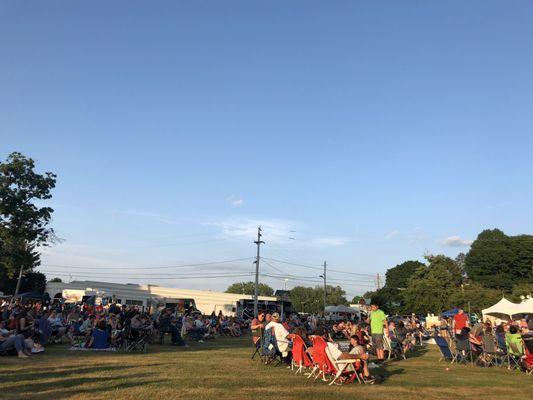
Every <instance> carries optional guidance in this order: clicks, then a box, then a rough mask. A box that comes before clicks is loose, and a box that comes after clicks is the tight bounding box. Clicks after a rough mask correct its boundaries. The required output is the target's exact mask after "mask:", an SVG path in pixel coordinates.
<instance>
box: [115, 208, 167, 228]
mask: <svg viewBox="0 0 533 400" xmlns="http://www.w3.org/2000/svg"><path fill="white" fill-rule="evenodd" d="M113 214H116V215H127V216H131V217H141V218H148V219H152V220H154V221H157V222H161V223H162V224H167V225H175V224H176V223H177V222H176V221H174V220H172V219H170V218H168V217H166V216H164V215H161V214H158V213H155V212H150V211H139V210H133V209H126V210H113Z"/></svg>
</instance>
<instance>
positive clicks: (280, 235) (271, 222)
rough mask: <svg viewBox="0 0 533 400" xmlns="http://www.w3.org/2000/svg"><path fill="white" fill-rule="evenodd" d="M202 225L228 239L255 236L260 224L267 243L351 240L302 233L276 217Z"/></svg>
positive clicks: (295, 225) (334, 243) (322, 243)
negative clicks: (216, 228) (214, 228)
mask: <svg viewBox="0 0 533 400" xmlns="http://www.w3.org/2000/svg"><path fill="white" fill-rule="evenodd" d="M204 225H207V226H215V227H219V228H220V229H221V230H222V232H221V235H222V236H223V237H226V238H228V239H231V238H242V237H246V238H249V239H250V240H253V239H256V238H257V227H258V226H261V228H262V232H263V235H264V240H266V241H268V242H269V243H273V244H279V245H284V244H291V245H293V246H298V247H309V246H312V247H332V246H343V245H345V244H347V243H348V242H350V241H351V240H352V239H351V238H349V237H345V236H317V235H304V234H303V233H301V232H300V231H299V229H298V228H299V226H300V224H299V223H297V222H295V221H290V220H283V219H277V218H271V219H266V218H228V219H224V220H221V221H214V222H205V223H204Z"/></svg>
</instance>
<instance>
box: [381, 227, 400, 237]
mask: <svg viewBox="0 0 533 400" xmlns="http://www.w3.org/2000/svg"><path fill="white" fill-rule="evenodd" d="M399 233H400V231H398V230H396V229H394V230H393V231H390V232H389V233H387V234H386V235H385V239H392V238H393V237H395V236H398V234H399Z"/></svg>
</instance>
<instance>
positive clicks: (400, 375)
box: [0, 337, 533, 400]
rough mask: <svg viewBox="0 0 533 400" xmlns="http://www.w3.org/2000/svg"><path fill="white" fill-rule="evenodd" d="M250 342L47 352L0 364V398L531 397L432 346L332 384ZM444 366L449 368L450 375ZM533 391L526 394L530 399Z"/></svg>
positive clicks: (511, 374) (525, 388) (532, 383)
mask: <svg viewBox="0 0 533 400" xmlns="http://www.w3.org/2000/svg"><path fill="white" fill-rule="evenodd" d="M249 343H250V339H249V338H248V337H245V338H242V339H218V340H216V341H211V342H206V343H198V344H196V343H195V344H192V345H191V347H189V348H186V349H184V348H175V347H171V346H166V345H165V346H160V345H154V346H151V347H150V349H149V352H148V353H147V354H121V353H96V352H79V351H68V350H67V349H66V348H65V346H55V347H50V348H48V349H47V353H46V354H43V355H39V356H34V357H32V358H30V359H25V360H19V359H17V358H15V357H1V358H0V399H24V400H31V399H39V400H43V399H66V398H68V399H135V400H140V399H149V400H154V399H168V400H171V399H189V400H197V399H220V400H221V399H238V400H244V399H252V398H253V399H269V400H272V399H276V400H278V399H306V400H307V399H335V400H337V399H352V400H353V399H379V400H385V399H387V398H398V397H399V398H414V397H415V396H417V397H420V398H423V399H450V398H451V399H473V398H476V399H483V400H487V399H511V398H515V399H518V398H521V399H527V398H531V393H533V376H525V375H524V374H523V373H519V372H517V371H508V370H507V369H500V368H498V369H495V368H490V369H484V368H478V367H471V366H455V365H454V366H450V365H449V364H448V363H444V362H441V363H439V362H438V361H437V360H438V352H437V350H436V349H435V348H434V347H428V348H424V349H422V350H421V351H419V352H418V353H417V354H416V355H413V356H412V357H411V358H409V359H408V360H407V361H401V362H390V363H389V364H387V365H386V367H385V368H384V369H383V370H381V371H380V372H381V373H382V374H383V375H385V381H384V382H383V383H382V384H380V385H374V386H360V385H355V384H350V385H344V386H333V387H332V386H327V385H326V384H324V383H322V382H320V381H314V380H308V379H306V378H305V377H303V376H302V375H294V374H293V373H291V372H290V370H287V369H286V368H285V367H270V366H264V365H262V364H261V363H260V362H258V361H252V360H251V359H250V356H251V349H250V346H249ZM446 368H449V370H448V371H447V370H446ZM528 393H529V394H528Z"/></svg>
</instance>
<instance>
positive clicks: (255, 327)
mask: <svg viewBox="0 0 533 400" xmlns="http://www.w3.org/2000/svg"><path fill="white" fill-rule="evenodd" d="M264 319H265V313H264V312H263V311H259V313H258V314H257V318H254V319H253V320H252V324H251V326H250V328H251V329H252V341H253V343H254V345H255V346H256V347H257V346H258V343H260V342H261V337H262V336H263V329H264V328H265V324H264V323H263V320H264Z"/></svg>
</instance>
